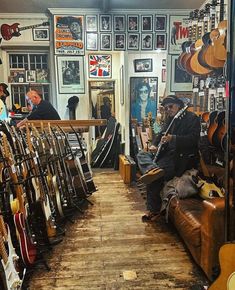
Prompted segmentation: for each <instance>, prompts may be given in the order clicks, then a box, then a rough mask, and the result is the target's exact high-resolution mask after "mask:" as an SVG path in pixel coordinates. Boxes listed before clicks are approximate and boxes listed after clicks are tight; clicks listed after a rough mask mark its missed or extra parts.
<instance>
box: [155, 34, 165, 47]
mask: <svg viewBox="0 0 235 290" xmlns="http://www.w3.org/2000/svg"><path fill="white" fill-rule="evenodd" d="M166 46H167V37H166V33H156V34H155V49H162V50H165V49H166Z"/></svg>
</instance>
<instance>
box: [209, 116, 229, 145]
mask: <svg viewBox="0 0 235 290" xmlns="http://www.w3.org/2000/svg"><path fill="white" fill-rule="evenodd" d="M225 133H226V126H225V111H221V112H219V113H218V115H217V128H216V130H215V132H214V134H213V136H212V143H213V145H214V146H216V147H218V148H221V141H222V138H223V137H224V135H225Z"/></svg>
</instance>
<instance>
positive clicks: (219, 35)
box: [213, 0, 228, 61]
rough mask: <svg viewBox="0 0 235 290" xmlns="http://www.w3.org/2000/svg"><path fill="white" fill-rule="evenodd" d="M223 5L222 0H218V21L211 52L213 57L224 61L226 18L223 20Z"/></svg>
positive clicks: (225, 54)
mask: <svg viewBox="0 0 235 290" xmlns="http://www.w3.org/2000/svg"><path fill="white" fill-rule="evenodd" d="M224 8H225V5H224V0H220V22H219V24H218V27H217V29H216V30H215V38H214V46H213V52H214V57H215V58H216V59H218V60H220V61H225V60H226V58H227V50H226V34H227V25H228V24H227V20H224V14H225V11H224Z"/></svg>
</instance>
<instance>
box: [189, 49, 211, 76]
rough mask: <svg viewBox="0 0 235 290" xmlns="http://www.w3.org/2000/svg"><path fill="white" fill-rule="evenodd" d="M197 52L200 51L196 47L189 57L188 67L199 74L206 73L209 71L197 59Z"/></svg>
mask: <svg viewBox="0 0 235 290" xmlns="http://www.w3.org/2000/svg"><path fill="white" fill-rule="evenodd" d="M199 53H200V48H198V49H197V51H196V52H195V53H194V54H193V56H192V57H191V59H190V67H191V68H192V70H193V71H194V72H195V73H196V74H199V75H207V74H209V73H210V72H211V70H210V69H208V68H206V67H204V66H202V65H201V64H200V63H199V61H198V58H199Z"/></svg>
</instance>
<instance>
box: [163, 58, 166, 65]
mask: <svg viewBox="0 0 235 290" xmlns="http://www.w3.org/2000/svg"><path fill="white" fill-rule="evenodd" d="M162 66H164V67H165V66H166V59H165V58H163V60H162Z"/></svg>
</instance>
